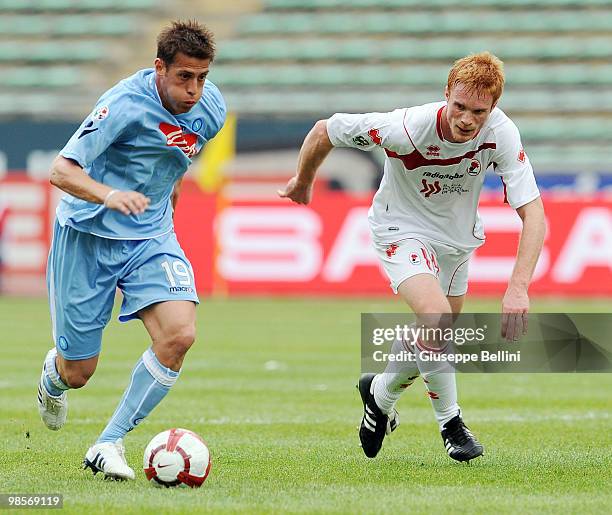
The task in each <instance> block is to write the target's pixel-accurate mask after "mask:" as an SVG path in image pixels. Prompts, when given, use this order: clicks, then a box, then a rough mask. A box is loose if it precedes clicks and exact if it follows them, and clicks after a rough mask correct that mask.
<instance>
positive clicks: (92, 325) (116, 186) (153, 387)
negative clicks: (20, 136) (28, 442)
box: [38, 21, 226, 479]
mask: <svg viewBox="0 0 612 515" xmlns="http://www.w3.org/2000/svg"><path fill="white" fill-rule="evenodd" d="M214 54H215V47H214V41H213V36H212V34H211V33H210V32H209V31H208V30H207V29H206V28H205V27H203V26H201V25H200V24H198V23H197V22H194V21H189V22H174V23H173V24H172V25H171V26H169V27H167V28H166V29H164V30H163V31H162V32H161V33H160V35H159V37H158V40H157V58H156V59H155V68H154V69H146V70H141V71H139V72H138V73H136V74H134V75H132V76H131V77H129V78H127V79H125V80H122V81H121V82H119V83H118V84H117V85H116V86H114V87H113V88H111V89H110V90H109V91H107V92H106V93H105V94H104V95H102V97H101V98H100V100H99V101H98V103H97V105H96V107H95V109H94V111H93V113H92V114H91V115H90V116H88V117H87V118H86V119H85V121H84V122H83V123H82V125H81V126H80V127H79V129H78V130H77V131H76V132H75V134H74V135H73V136H72V138H71V139H70V140H69V141H68V143H67V145H66V146H65V147H64V149H63V150H61V152H60V154H59V156H58V157H57V158H56V159H55V161H54V163H53V166H52V169H51V183H52V184H53V185H55V186H57V187H58V188H60V189H62V190H63V191H65V192H66V193H67V195H65V196H64V197H63V198H62V200H61V202H60V204H59V206H58V208H57V219H56V221H55V228H54V235H53V243H52V246H51V252H50V254H49V263H48V268H47V284H48V288H49V302H50V308H51V320H52V325H53V341H54V347H53V348H52V349H51V350H50V351H49V352H48V354H47V357H46V358H45V361H44V364H43V370H42V374H41V379H40V383H39V386H38V407H39V412H40V414H41V417H42V420H43V422H44V423H45V425H46V426H47V427H48V428H49V429H53V430H58V429H60V428H61V427H62V426H63V425H64V423H65V421H66V415H67V409H68V403H67V400H66V392H67V390H69V389H71V388H81V387H83V386H84V385H85V384H86V383H87V381H88V379H89V378H90V377H91V376H92V374H93V373H94V371H95V369H96V364H97V362H98V355H99V353H100V347H101V339H102V330H103V329H104V327H105V326H106V324H107V323H108V321H109V319H110V316H111V310H112V307H113V300H114V296H115V290H116V288H117V287H119V288H120V289H121V291H122V293H123V303H122V306H121V313H120V316H119V319H120V320H121V321H123V322H125V321H128V320H131V319H135V318H139V319H140V320H142V322H143V323H144V326H145V328H146V329H147V331H148V333H149V335H150V336H151V342H152V344H151V346H150V347H149V348H148V349H147V350H146V351H145V352H144V353H143V355H142V357H141V358H140V359H139V360H138V362H137V363H136V365H135V367H134V369H133V371H132V375H131V377H130V380H129V384H128V387H127V389H126V390H125V392H124V394H123V397H122V398H121V400H120V402H119V405H118V407H117V409H116V410H115V413H114V414H113V416H112V417H111V419H110V421H109V422H108V424H107V426H106V427H105V428H104V430H103V431H102V433H101V434H100V436H99V438H98V440H97V441H96V443H95V444H94V445H93V446H92V447H91V448H90V449H89V450H88V451H87V453H86V455H85V460H84V465H85V467H86V468H87V467H89V468H91V469H92V470H93V472H94V474H95V473H97V472H103V473H104V474H105V476H107V477H111V478H115V479H134V471H133V470H132V469H131V468H130V467H129V465H128V464H127V462H126V459H125V456H124V454H125V450H124V447H123V437H124V436H125V434H126V433H127V432H128V431H130V430H131V429H133V428H134V427H135V426H136V425H137V424H138V423H139V422H140V421H142V420H143V419H144V418H145V417H146V416H147V415H148V414H149V413H150V412H151V410H152V409H153V408H155V406H157V404H159V402H160V401H161V400H162V399H163V398H164V396H165V395H166V394H167V393H168V391H169V389H170V387H172V385H173V384H174V383H175V382H176V380H177V378H178V376H179V373H180V370H181V365H182V363H183V359H184V357H185V354H186V352H187V351H188V350H189V348H190V347H191V345H192V344H193V342H194V338H195V319H196V311H195V306H196V304H197V303H198V298H197V295H196V290H195V284H194V277H193V271H192V269H191V265H190V263H189V261H188V260H187V258H186V257H185V254H184V253H183V251H182V249H181V247H180V245H179V243H178V241H177V239H176V235H175V233H174V227H173V212H174V208H175V206H176V201H177V199H178V193H179V188H180V184H181V180H182V177H183V174H184V173H185V171H186V170H187V167H188V166H189V164H190V163H191V158H192V157H193V156H194V155H195V154H197V153H198V152H199V151H200V150H201V149H202V147H203V146H204V144H205V143H206V142H207V141H209V140H211V139H212V138H213V137H214V136H215V135H216V134H217V133H218V132H219V130H220V129H221V127H222V126H223V123H224V121H225V114H226V108H225V103H224V101H223V98H222V96H221V94H220V92H219V90H218V89H217V87H216V86H215V85H214V84H213V83H211V82H210V81H207V80H206V76H207V74H208V71H209V67H210V64H211V62H212V61H213V59H214Z"/></svg>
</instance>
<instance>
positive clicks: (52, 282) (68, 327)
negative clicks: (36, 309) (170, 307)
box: [47, 220, 199, 360]
mask: <svg viewBox="0 0 612 515" xmlns="http://www.w3.org/2000/svg"><path fill="white" fill-rule="evenodd" d="M47 287H48V291H49V305H50V309H51V322H52V326H53V340H54V342H55V345H56V347H57V350H58V352H59V353H60V354H61V355H62V356H63V357H64V359H69V360H75V359H87V358H91V357H93V356H97V355H98V354H99V353H100V347H101V344H102V330H103V329H104V327H105V326H106V324H107V323H108V321H109V320H110V317H111V313H112V309H113V303H114V299H115V291H116V288H119V289H120V290H121V292H122V293H123V303H122V304H121V312H120V314H119V320H120V321H121V322H127V321H128V320H131V319H133V318H139V316H138V312H139V311H140V310H141V309H143V308H145V307H147V306H150V305H151V304H155V303H157V302H163V301H168V300H188V301H193V302H195V303H198V302H199V301H198V296H197V294H196V288H195V281H194V277H193V270H192V268H191V264H190V263H189V261H188V260H187V258H186V257H185V253H184V252H183V250H182V249H181V247H180V245H179V243H178V241H177V239H176V235H175V234H174V232H173V231H171V232H169V233H167V234H164V235H163V236H159V237H158V238H153V239H149V240H111V239H108V238H101V237H99V236H94V235H92V234H89V233H86V232H81V231H77V230H76V229H73V228H72V227H69V226H65V227H62V226H60V225H59V223H58V222H57V220H56V222H55V227H54V231H53V243H52V245H51V251H50V252H49V261H48V263H47Z"/></svg>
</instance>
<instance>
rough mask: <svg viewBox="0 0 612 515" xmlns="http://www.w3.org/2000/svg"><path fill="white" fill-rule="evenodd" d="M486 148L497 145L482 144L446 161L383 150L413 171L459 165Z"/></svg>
mask: <svg viewBox="0 0 612 515" xmlns="http://www.w3.org/2000/svg"><path fill="white" fill-rule="evenodd" d="M488 148H491V149H495V148H497V145H496V144H495V143H483V144H482V145H480V146H479V147H478V148H477V149H476V150H470V151H469V152H466V153H465V154H463V155H461V156H456V157H449V158H446V159H427V158H426V157H425V156H423V154H421V153H420V152H419V151H418V150H414V151H413V152H411V153H410V154H405V155H400V154H398V153H396V152H393V151H391V150H388V149H385V153H386V154H387V155H388V156H389V157H393V158H395V159H399V160H400V161H401V162H402V163H404V166H405V167H406V170H415V169H417V168H420V167H421V166H449V165H456V164H459V163H460V162H461V161H462V160H463V159H471V158H473V157H474V156H475V155H476V154H478V152H481V151H483V150H486V149H488Z"/></svg>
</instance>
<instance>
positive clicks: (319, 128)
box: [278, 120, 334, 205]
mask: <svg viewBox="0 0 612 515" xmlns="http://www.w3.org/2000/svg"><path fill="white" fill-rule="evenodd" d="M332 148H334V146H333V145H332V143H331V141H330V139H329V135H328V134H327V120H319V121H318V122H317V123H315V125H314V127H313V128H312V129H310V132H309V133H308V134H307V135H306V138H305V139H304V143H302V148H300V153H299V156H298V164H297V173H296V175H295V176H294V177H292V178H291V179H289V182H288V183H287V186H285V189H284V190H278V195H279V196H280V197H282V198H288V199H291V200H293V202H296V203H298V204H305V205H306V204H308V203H310V199H311V198H312V185H313V184H314V180H315V175H316V173H317V170H318V169H319V166H321V163H322V162H323V160H324V159H325V158H326V157H327V154H329V153H330V151H331V149H332Z"/></svg>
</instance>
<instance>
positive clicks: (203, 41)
mask: <svg viewBox="0 0 612 515" xmlns="http://www.w3.org/2000/svg"><path fill="white" fill-rule="evenodd" d="M179 52H181V53H183V54H185V55H187V56H189V57H195V58H196V59H210V60H211V61H213V59H214V58H215V40H214V36H213V34H212V32H210V31H209V30H208V29H207V28H206V27H205V26H204V25H202V24H200V23H198V22H197V21H196V20H187V21H180V20H177V21H173V22H172V24H171V25H169V26H168V27H166V28H164V30H162V31H161V32H160V33H159V36H157V57H159V58H160V59H161V60H162V61H164V63H166V65H170V64H172V62H173V61H174V58H175V56H176V54H178V53H179Z"/></svg>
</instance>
